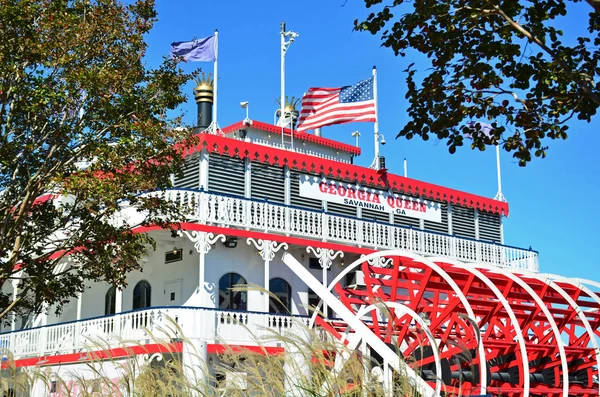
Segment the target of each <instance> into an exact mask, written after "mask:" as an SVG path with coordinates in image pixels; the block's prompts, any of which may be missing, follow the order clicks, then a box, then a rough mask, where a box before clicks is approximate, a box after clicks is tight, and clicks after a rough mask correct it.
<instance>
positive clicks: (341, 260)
mask: <svg viewBox="0 0 600 397" xmlns="http://www.w3.org/2000/svg"><path fill="white" fill-rule="evenodd" d="M344 265H345V263H344V258H342V259H340V266H341V267H344Z"/></svg>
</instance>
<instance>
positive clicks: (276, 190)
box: [250, 162, 285, 204]
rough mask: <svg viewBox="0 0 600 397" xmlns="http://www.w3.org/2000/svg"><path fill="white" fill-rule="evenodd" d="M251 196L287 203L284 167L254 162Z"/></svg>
mask: <svg viewBox="0 0 600 397" xmlns="http://www.w3.org/2000/svg"><path fill="white" fill-rule="evenodd" d="M251 170H252V183H251V184H250V186H251V189H250V190H251V193H252V194H251V197H252V198H253V199H258V200H264V199H266V198H268V199H269V201H270V202H272V203H281V204H284V203H285V188H284V186H285V178H284V175H283V168H279V167H274V166H271V165H267V164H262V163H258V162H252V167H251Z"/></svg>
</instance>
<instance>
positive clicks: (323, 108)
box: [296, 77, 376, 131]
mask: <svg viewBox="0 0 600 397" xmlns="http://www.w3.org/2000/svg"><path fill="white" fill-rule="evenodd" d="M375 117H376V113H375V98H374V95H373V77H371V78H369V79H366V80H363V81H359V82H358V83H356V84H354V85H349V86H345V87H341V88H314V87H313V88H309V89H308V92H307V93H306V94H304V96H303V97H302V110H301V111H300V118H299V120H298V127H297V128H296V130H297V131H305V130H312V129H315V128H319V127H324V126H326V125H333V124H342V123H350V122H352V121H376V118H375Z"/></svg>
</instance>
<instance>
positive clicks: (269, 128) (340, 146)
mask: <svg viewBox="0 0 600 397" xmlns="http://www.w3.org/2000/svg"><path fill="white" fill-rule="evenodd" d="M248 127H250V128H254V129H257V130H260V131H265V132H270V133H272V134H279V135H281V130H282V128H281V127H279V126H276V125H273V124H268V123H263V122H261V121H255V120H252V121H251V124H250V125H249V126H248V125H247V124H245V123H244V122H243V121H240V122H239V123H235V124H232V125H230V126H227V127H225V128H222V129H221V132H222V133H223V134H229V133H231V132H234V131H239V130H243V129H246V128H248ZM283 130H284V131H285V132H286V133H287V134H289V133H290V129H289V128H284V129H283ZM294 139H302V140H305V141H307V142H314V143H317V144H319V145H323V146H327V147H330V148H334V149H336V150H341V151H343V152H347V153H350V154H354V155H356V156H358V155H359V154H360V148H359V147H357V146H352V145H348V144H346V143H342V142H338V141H334V140H333V139H327V138H323V137H322V136H317V135H314V134H309V133H307V132H298V131H294Z"/></svg>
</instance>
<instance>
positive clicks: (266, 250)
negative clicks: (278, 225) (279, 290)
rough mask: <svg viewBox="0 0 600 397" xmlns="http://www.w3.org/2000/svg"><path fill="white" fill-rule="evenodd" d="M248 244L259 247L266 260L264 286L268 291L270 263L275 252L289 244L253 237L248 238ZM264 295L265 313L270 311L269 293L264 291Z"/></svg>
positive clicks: (262, 256) (263, 258)
mask: <svg viewBox="0 0 600 397" xmlns="http://www.w3.org/2000/svg"><path fill="white" fill-rule="evenodd" d="M246 243H247V244H248V245H254V247H255V248H256V249H257V251H258V253H259V255H260V257H261V258H262V260H263V261H264V280H263V283H264V285H263V288H264V289H265V290H266V291H268V290H269V280H270V277H271V275H270V264H271V261H272V260H273V258H275V253H276V252H277V251H279V250H280V249H281V248H283V249H285V250H287V249H288V245H287V244H286V243H281V244H277V241H269V240H263V239H258V240H255V239H253V238H248V239H247V240H246ZM262 294H263V295H264V302H263V310H264V312H265V313H268V312H269V294H268V293H266V292H262Z"/></svg>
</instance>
